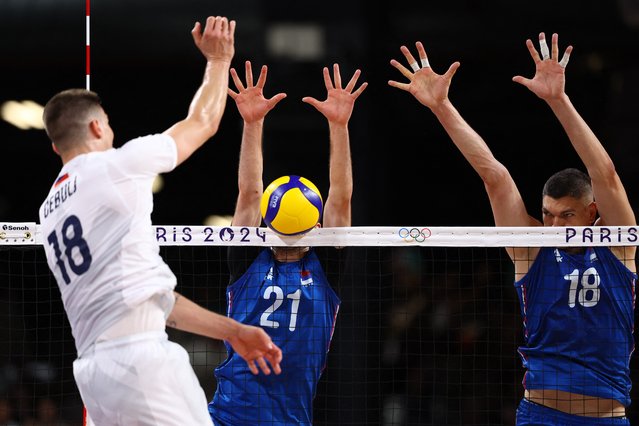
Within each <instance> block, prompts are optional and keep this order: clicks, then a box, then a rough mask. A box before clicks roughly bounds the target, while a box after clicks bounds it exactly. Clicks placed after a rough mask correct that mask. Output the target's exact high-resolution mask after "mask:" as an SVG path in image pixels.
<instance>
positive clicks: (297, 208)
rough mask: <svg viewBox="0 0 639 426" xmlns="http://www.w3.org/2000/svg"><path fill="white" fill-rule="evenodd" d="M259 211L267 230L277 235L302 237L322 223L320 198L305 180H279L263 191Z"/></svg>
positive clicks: (288, 177) (292, 178) (291, 176)
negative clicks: (269, 229)
mask: <svg viewBox="0 0 639 426" xmlns="http://www.w3.org/2000/svg"><path fill="white" fill-rule="evenodd" d="M260 209H261V213H262V218H263V219H264V223H266V226H268V227H269V228H271V229H272V230H273V231H275V232H277V233H278V234H282V235H297V234H303V233H305V232H308V231H310V230H311V229H313V228H314V227H315V225H317V224H318V223H319V222H320V220H321V219H322V209H323V201H322V195H321V194H320V192H319V190H318V189H317V187H316V186H315V185H314V184H313V182H311V181H310V180H308V179H306V178H303V177H301V176H295V175H289V176H282V177H279V178H277V179H275V180H274V181H273V182H271V183H270V185H268V186H267V187H266V189H265V190H264V194H263V195H262V201H261V203H260Z"/></svg>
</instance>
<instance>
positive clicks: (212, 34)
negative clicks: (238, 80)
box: [164, 16, 235, 165]
mask: <svg viewBox="0 0 639 426" xmlns="http://www.w3.org/2000/svg"><path fill="white" fill-rule="evenodd" d="M234 34H235V21H230V22H229V21H228V20H227V18H225V17H221V16H216V17H209V18H207V20H206V26H205V27H204V31H202V30H201V25H200V23H199V22H196V23H195V27H193V30H191V35H192V36H193V40H194V41H195V44H196V46H197V47H198V48H199V49H200V51H201V52H202V54H203V55H204V57H205V58H206V69H205V71H204V78H203V80H202V84H201V85H200V87H199V89H198V90H197V92H196V93H195V96H194V97H193V100H192V101H191V105H190V107H189V112H188V115H187V117H186V118H185V119H184V120H181V121H179V122H178V123H176V124H174V125H173V126H171V128H169V129H168V130H166V131H165V132H164V133H166V134H169V135H170V136H171V137H173V139H174V140H175V144H176V146H177V164H178V165H179V164H182V163H183V162H184V161H185V160H186V159H187V158H189V157H190V156H191V154H193V153H194V152H195V151H196V150H197V149H198V148H199V147H201V146H202V145H203V144H204V142H206V141H207V140H209V139H210V138H211V137H212V136H213V135H214V134H215V133H217V129H218V127H219V124H220V120H221V119H222V115H223V113H224V107H225V105H226V96H227V94H226V90H227V88H228V73H229V67H230V65H231V59H232V58H233V55H234V53H235V47H234Z"/></svg>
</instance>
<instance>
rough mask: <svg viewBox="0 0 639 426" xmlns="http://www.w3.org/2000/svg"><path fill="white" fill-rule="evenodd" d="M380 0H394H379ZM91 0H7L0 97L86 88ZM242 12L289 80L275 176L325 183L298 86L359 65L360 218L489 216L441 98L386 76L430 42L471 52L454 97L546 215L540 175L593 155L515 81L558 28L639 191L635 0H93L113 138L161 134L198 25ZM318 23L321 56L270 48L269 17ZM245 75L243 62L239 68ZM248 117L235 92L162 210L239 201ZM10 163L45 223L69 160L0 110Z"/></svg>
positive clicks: (197, 59)
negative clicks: (442, 115) (377, 2)
mask: <svg viewBox="0 0 639 426" xmlns="http://www.w3.org/2000/svg"><path fill="white" fill-rule="evenodd" d="M383 4H384V3H383ZM84 7H85V2H84V1H81V0H55V1H54V0H37V1H36V0H2V1H0V43H1V45H0V48H1V51H2V58H3V60H2V79H0V102H4V101H5V100H10V99H16V100H25V99H33V100H36V101H37V102H39V103H41V104H44V103H45V102H46V101H47V100H48V99H49V98H50V97H51V96H52V95H53V94H55V93H56V92H58V91H60V90H62V89H66V88H69V87H85V65H84V64H85V54H84V51H85V8H84ZM216 14H219V15H225V16H228V17H229V18H232V19H235V20H237V23H238V24H237V30H236V54H235V58H234V61H233V65H234V66H235V67H236V68H239V69H240V70H243V62H244V61H245V60H247V59H250V60H252V61H253V62H254V64H255V68H257V67H258V66H259V65H261V64H267V65H269V67H270V72H269V80H268V82H267V87H266V90H265V93H266V95H267V96H272V95H274V94H275V93H277V92H280V91H283V92H286V93H287V94H288V98H287V99H285V100H284V101H283V102H282V103H281V104H280V105H278V107H277V108H276V109H275V110H273V111H272V112H271V113H270V115H269V116H268V117H267V120H266V124H265V141H264V151H265V175H264V180H265V182H266V183H268V182H270V180H271V179H273V178H275V177H278V176H281V175H284V174H301V175H303V176H306V177H308V178H309V179H311V180H312V181H314V182H315V183H316V184H317V185H318V187H319V188H320V190H321V191H322V193H323V194H326V193H327V190H328V188H327V185H328V126H327V124H326V122H325V119H324V118H323V117H322V116H321V114H319V113H318V112H316V111H315V110H314V109H313V108H312V107H311V106H309V105H307V104H304V103H302V102H301V98H302V97H303V96H307V95H310V96H314V97H316V98H318V99H324V98H325V89H324V85H323V80H322V67H323V66H326V65H328V66H330V65H331V64H332V63H334V62H338V63H339V64H340V65H341V68H342V74H343V79H347V78H348V77H349V76H350V75H352V73H353V72H354V70H355V69H356V68H361V69H362V78H361V80H360V81H368V82H369V85H370V86H369V88H368V89H367V90H366V91H365V92H364V94H363V95H362V96H361V97H360V98H359V100H358V101H357V103H356V105H355V111H354V114H353V117H352V119H351V122H350V131H351V146H352V152H353V165H354V182H355V194H354V197H353V204H354V207H353V224H354V225H394V224H417V223H418V224H424V225H426V224H428V225H431V226H434V225H491V224H492V215H491V212H490V207H489V204H488V202H487V201H488V200H487V197H486V195H485V193H484V189H483V185H482V184H481V182H480V180H479V179H478V177H477V176H476V175H475V173H474V172H473V171H472V169H471V168H470V167H469V166H468V165H467V164H466V163H465V161H464V160H463V158H462V157H461V155H460V154H459V153H458V152H457V150H456V148H454V146H453V145H452V143H451V142H450V140H449V139H448V137H447V136H446V134H445V133H444V132H443V131H442V130H441V128H440V126H439V124H438V123H437V121H436V120H435V119H434V117H433V116H432V114H431V113H430V111H428V110H427V109H426V108H425V107H423V106H422V105H420V104H419V103H418V102H417V101H416V100H415V99H413V98H412V97H411V96H410V95H409V94H408V93H405V92H401V91H399V90H397V89H393V88H391V87H390V86H388V85H387V81H388V80H389V79H396V80H403V77H402V76H401V75H400V73H399V72H398V71H397V70H395V69H394V68H393V67H391V66H390V65H389V60H390V59H391V58H395V59H398V60H403V57H402V56H401V53H400V52H399V46H400V45H402V44H406V45H408V46H410V47H413V46H414V42H415V41H417V40H421V41H422V42H423V43H424V44H425V46H426V49H427V52H428V54H429V58H430V62H431V65H432V66H433V69H434V70H435V71H437V72H439V73H443V72H444V71H445V70H446V69H447V68H448V66H449V65H450V64H451V63H452V62H454V61H456V60H459V61H461V64H462V65H461V67H460V69H459V70H458V72H457V74H456V75H455V77H454V79H453V83H452V88H451V92H450V97H451V99H452V101H453V102H454V103H455V105H456V106H457V107H458V109H459V110H460V112H461V113H462V114H463V115H464V117H465V118H466V119H467V121H469V123H470V124H471V125H472V126H473V127H474V128H475V129H476V130H477V131H478V132H479V133H480V134H481V135H482V136H483V137H484V138H485V140H486V141H487V143H488V144H489V146H490V147H491V149H492V150H493V151H494V153H495V155H496V156H497V157H498V158H499V159H500V160H501V161H503V162H504V163H505V164H506V166H507V167H508V168H509V169H510V171H511V173H512V174H513V175H514V178H515V180H516V181H517V182H518V184H519V185H520V190H521V192H522V195H523V196H524V199H525V201H526V203H527V204H528V208H529V210H530V211H531V213H532V214H534V215H535V216H538V217H539V213H538V212H539V206H540V191H541V187H542V185H543V183H544V182H545V179H546V178H547V177H548V176H549V175H550V174H551V173H553V172H555V171H557V170H558V169H560V168H563V167H568V166H577V167H582V165H581V163H580V161H579V160H578V159H577V158H576V156H575V154H574V153H573V150H572V148H571V147H570V144H569V142H568V140H567V138H566V137H565V135H564V133H563V131H562V129H561V127H560V126H559V125H558V122H557V120H556V119H555V118H554V117H553V115H552V113H551V111H550V109H549V108H548V107H547V106H546V105H545V103H544V102H543V101H541V100H540V99H538V98H537V97H536V96H535V95H534V94H532V93H530V92H529V91H528V90H527V89H526V88H524V87H523V86H520V85H517V84H516V83H513V82H512V81H511V78H512V77H513V76H514V75H517V74H520V75H523V76H526V77H532V75H533V74H534V66H533V62H532V59H531V58H530V56H529V54H528V51H527V49H526V47H525V40H526V39H527V38H531V39H533V40H536V39H537V35H538V33H539V32H540V31H544V32H546V34H547V35H548V37H550V34H551V33H552V32H557V33H559V36H560V50H561V51H562V52H563V50H564V49H565V47H566V46H567V45H568V44H572V45H573V46H575V50H574V52H573V55H572V57H571V60H570V64H569V66H568V69H567V93H568V94H569V96H570V97H571V99H572V101H573V103H574V104H575V105H576V107H577V108H578V110H579V111H580V112H581V113H582V115H583V116H584V118H585V119H586V120H587V122H588V123H589V124H590V125H591V127H592V128H593V130H594V131H595V132H596V134H597V135H598V136H599V137H600V139H601V140H602V142H603V143H604V145H605V147H606V148H607V149H608V150H609V152H610V154H611V156H612V158H613V160H614V161H615V163H616V165H617V168H618V171H619V173H620V175H621V177H622V179H623V180H624V182H625V184H626V188H627V190H628V192H629V195H630V197H631V200H639V197H637V196H635V195H636V192H637V191H636V189H635V188H636V187H637V173H636V171H635V158H637V157H638V155H637V150H638V148H637V137H638V135H639V131H638V130H639V129H638V126H639V124H638V121H637V119H636V113H635V111H637V101H636V94H637V93H638V92H639V87H638V83H637V77H636V76H637V75H638V72H639V56H638V55H637V52H638V47H639V2H638V1H636V0H632V1H631V0H623V1H611V0H598V1H577V0H570V1H560V2H552V3H548V4H539V5H537V4H532V3H530V2H519V1H514V2H513V1H511V0H509V1H506V0H499V1H491V2H478V1H471V0H468V1H462V0H454V1H446V2H411V3H410V5H403V4H402V5H400V4H394V3H386V4H385V5H384V6H383V7H373V6H372V5H371V4H369V2H364V1H342V2H337V1H324V2H314V1H311V2H308V1H306V2H291V1H275V2H263V1H257V0H241V1H227V2H221V1H210V0H207V1H204V0H182V1H180V2H175V1H168V0H156V1H153V2H150V1H148V2H144V1H141V0H137V1H123V0H108V1H107V0H94V1H93V2H92V5H91V54H92V59H91V67H92V70H91V79H92V83H91V88H92V89H93V90H95V91H97V92H98V93H99V94H100V95H101V96H102V98H103V102H104V106H105V109H106V110H107V112H108V113H109V115H110V118H111V124H112V126H113V128H114V130H115V134H116V142H115V144H116V146H119V145H121V144H123V143H124V142H125V141H127V140H129V139H131V138H133V137H137V136H140V135H144V134H148V133H154V132H162V131H164V130H165V129H166V128H168V127H169V126H171V125H172V124H173V123H174V122H176V121H177V120H179V119H181V118H183V117H184V116H185V115H186V112H187V109H188V105H189V102H190V100H191V98H192V96H193V94H194V92H195V90H196V89H197V87H198V85H199V83H200V81H201V77H202V74H203V68H204V59H203V57H202V56H201V54H200V53H199V51H198V50H197V49H196V47H195V46H194V44H193V42H192V39H191V34H190V30H191V28H192V27H193V23H194V22H195V21H196V20H199V21H201V22H203V21H204V20H205V18H206V17H207V16H208V15H216ZM281 24H314V25H318V26H320V27H321V28H322V29H323V34H324V45H325V51H324V54H323V55H321V57H320V58H318V59H313V60H298V59H293V58H290V57H286V56H281V55H275V54H273V53H272V51H271V50H270V49H269V48H268V45H267V41H266V37H267V34H268V31H269V29H270V28H271V27H272V26H274V25H281ZM241 73H243V71H241ZM241 128H242V123H241V119H240V117H239V114H238V112H237V109H236V107H235V105H234V103H233V101H232V100H231V99H229V102H228V103H227V110H226V113H225V116H224V118H223V121H222V125H221V129H220V131H219V133H218V134H217V135H216V136H215V137H214V138H213V139H212V140H211V141H210V142H209V143H208V144H207V145H205V147H204V148H203V149H202V150H201V151H199V152H198V153H196V155H195V156H194V157H192V158H191V159H189V161H188V162H187V163H186V164H184V165H183V166H182V167H180V168H178V169H177V170H175V171H174V172H172V173H170V174H168V175H166V176H165V188H164V190H163V191H162V192H161V193H159V194H157V196H156V208H155V213H154V218H153V219H154V222H155V223H157V224H200V223H202V221H203V219H204V218H205V217H206V216H208V215H209V214H232V213H233V208H234V203H235V197H236V195H237V185H236V176H237V157H238V151H239V143H240V139H241ZM0 141H2V150H1V151H0V153H1V154H0V157H1V158H2V159H3V161H2V168H1V169H0V170H1V172H0V173H2V176H3V179H2V186H0V220H3V221H37V209H38V207H39V205H40V202H41V200H42V199H43V198H44V197H45V195H46V193H47V191H48V189H49V187H50V184H51V182H52V180H53V179H54V178H55V176H56V173H57V171H58V170H59V167H60V162H59V159H58V158H57V157H56V156H55V154H53V153H52V152H51V150H50V148H49V142H48V140H47V137H46V134H45V133H44V132H43V131H39V130H30V131H22V130H18V129H17V128H14V127H13V126H11V125H9V124H7V123H5V122H0Z"/></svg>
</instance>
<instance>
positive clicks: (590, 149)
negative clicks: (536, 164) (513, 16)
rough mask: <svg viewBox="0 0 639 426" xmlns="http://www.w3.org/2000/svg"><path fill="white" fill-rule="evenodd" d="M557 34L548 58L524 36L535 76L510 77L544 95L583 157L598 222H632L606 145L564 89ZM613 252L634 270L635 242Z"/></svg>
mask: <svg viewBox="0 0 639 426" xmlns="http://www.w3.org/2000/svg"><path fill="white" fill-rule="evenodd" d="M558 42H559V36H558V35H557V34H553V35H552V47H551V51H550V52H549V55H547V56H548V57H547V58H541V57H540V56H539V53H538V52H537V50H536V49H535V47H534V45H533V42H532V41H531V40H526V47H527V48H528V51H529V53H530V56H531V57H532V59H533V61H534V62H535V76H534V77H533V78H532V79H528V78H524V77H522V76H515V77H513V81H514V82H516V83H519V84H521V85H523V86H525V87H526V88H528V89H529V90H530V91H531V92H533V93H534V94H535V95H537V96H538V97H539V98H541V99H543V100H544V101H545V102H546V103H547V104H548V106H549V107H550V109H551V110H552V112H553V113H554V114H555V116H556V117H557V119H558V120H559V122H560V123H561V125H562V127H563V128H564V131H565V132H566V134H567V135H568V138H569V139H570V143H571V144H572V146H573V148H574V149H575V151H576V152H577V154H578V155H579V158H580V159H581V161H583V163H584V165H585V166H586V169H587V170H588V175H589V176H590V179H591V181H592V189H593V193H594V198H595V202H596V203H597V211H598V213H599V216H600V217H599V220H598V221H597V223H596V224H597V225H601V226H604V225H622V226H624V225H625V226H633V225H636V223H637V221H636V218H635V214H634V212H633V210H632V207H631V205H630V201H629V200H628V195H627V194H626V190H625V188H624V186H623V184H622V183H621V179H620V178H619V175H618V174H617V171H616V170H615V166H614V164H613V162H612V159H611V158H610V156H609V155H608V153H607V152H606V150H605V148H604V147H603V145H602V144H601V142H600V141H599V139H598V138H597V136H595V134H594V132H593V131H592V130H591V129H590V127H589V126H588V124H586V122H585V121H584V119H583V118H582V117H581V115H580V114H579V113H578V112H577V110H576V108H575V107H574V105H573V104H572V102H570V99H569V98H568V95H566V93H565V87H566V74H565V71H566V70H565V67H566V65H567V64H568V59H569V58H570V54H571V53H572V46H568V47H567V48H566V50H565V52H564V55H563V56H562V59H561V60H559V43H558ZM539 43H540V49H541V48H542V46H543V47H544V48H545V49H541V50H542V52H543V51H544V50H545V51H546V52H548V50H547V44H546V36H545V34H544V33H541V34H539ZM613 251H615V254H616V255H617V257H619V259H620V260H621V261H623V262H624V263H625V264H626V266H628V267H629V268H630V269H631V270H633V271H634V270H635V262H634V257H635V252H636V246H631V247H617V248H614V249H613Z"/></svg>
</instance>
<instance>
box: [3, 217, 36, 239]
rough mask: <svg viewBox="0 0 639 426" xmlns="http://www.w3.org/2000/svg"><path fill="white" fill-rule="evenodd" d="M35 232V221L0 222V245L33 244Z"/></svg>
mask: <svg viewBox="0 0 639 426" xmlns="http://www.w3.org/2000/svg"><path fill="white" fill-rule="evenodd" d="M36 232H37V225H36V224H35V222H0V245H4V244H16V245H20V244H22V245H25V244H29V245H31V244H35V243H36Z"/></svg>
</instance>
